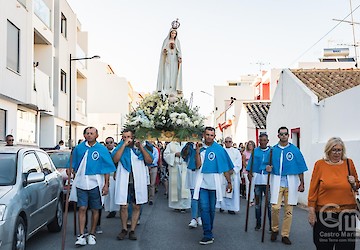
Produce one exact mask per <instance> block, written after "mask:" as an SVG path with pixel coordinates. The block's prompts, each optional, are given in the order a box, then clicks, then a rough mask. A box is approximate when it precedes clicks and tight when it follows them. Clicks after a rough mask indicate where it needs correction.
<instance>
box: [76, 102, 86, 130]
mask: <svg viewBox="0 0 360 250" xmlns="http://www.w3.org/2000/svg"><path fill="white" fill-rule="evenodd" d="M75 109H76V112H75V120H74V122H75V123H76V124H78V125H82V126H85V125H86V124H87V115H86V101H85V100H84V99H82V98H81V97H79V96H77V97H76V106H75Z"/></svg>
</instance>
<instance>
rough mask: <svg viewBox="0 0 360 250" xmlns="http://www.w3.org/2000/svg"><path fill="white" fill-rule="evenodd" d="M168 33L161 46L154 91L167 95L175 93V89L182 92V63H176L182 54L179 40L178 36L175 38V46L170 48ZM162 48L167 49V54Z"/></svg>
mask: <svg viewBox="0 0 360 250" xmlns="http://www.w3.org/2000/svg"><path fill="white" fill-rule="evenodd" d="M170 32H171V30H170ZM170 32H169V35H170ZM169 35H168V36H167V37H166V38H165V40H164V42H163V45H162V47H161V54H160V63H159V72H158V80H157V87H156V91H158V92H161V93H163V94H167V95H170V94H174V95H176V94H177V91H181V92H182V89H183V87H182V63H180V64H179V63H178V58H181V57H182V55H181V47H180V41H179V39H178V38H176V39H175V48H174V49H170V45H169V44H170V40H169ZM164 49H166V50H167V54H164V52H163V51H164Z"/></svg>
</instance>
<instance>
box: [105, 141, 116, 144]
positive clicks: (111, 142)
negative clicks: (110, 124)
mask: <svg viewBox="0 0 360 250" xmlns="http://www.w3.org/2000/svg"><path fill="white" fill-rule="evenodd" d="M113 143H114V142H113V141H107V142H105V144H113Z"/></svg>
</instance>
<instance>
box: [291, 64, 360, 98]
mask: <svg viewBox="0 0 360 250" xmlns="http://www.w3.org/2000/svg"><path fill="white" fill-rule="evenodd" d="M291 72H292V73H293V74H294V75H295V76H296V77H297V78H299V79H300V81H302V82H303V83H304V84H305V85H306V86H307V87H308V88H309V89H310V90H311V91H312V92H314V94H315V95H316V96H317V97H318V100H319V101H321V100H323V99H325V98H328V97H330V96H333V95H336V94H338V93H340V92H342V91H345V90H347V89H351V88H353V87H356V86H358V85H360V70H359V69H292V70H291Z"/></svg>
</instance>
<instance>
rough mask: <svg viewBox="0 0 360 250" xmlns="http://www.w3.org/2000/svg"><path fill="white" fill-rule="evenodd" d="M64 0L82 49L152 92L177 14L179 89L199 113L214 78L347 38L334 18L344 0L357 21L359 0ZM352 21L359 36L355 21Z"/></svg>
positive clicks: (223, 81) (298, 58)
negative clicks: (84, 42)
mask: <svg viewBox="0 0 360 250" xmlns="http://www.w3.org/2000/svg"><path fill="white" fill-rule="evenodd" d="M67 1H68V3H69V5H70V6H71V8H72V9H73V11H74V12H75V13H76V14H77V18H78V19H79V21H80V23H81V24H82V30H83V31H88V36H89V41H88V42H89V51H88V52H89V53H88V55H89V56H92V55H100V56H101V59H100V60H101V61H103V62H106V63H108V64H109V65H110V66H111V67H112V68H113V70H114V71H115V73H116V74H117V75H118V76H121V77H125V78H126V79H127V80H128V81H130V82H131V84H132V86H133V87H134V89H135V90H137V91H145V92H152V91H155V88H156V82H157V74H158V66H159V59H160V50H161V45H162V43H163V40H164V39H165V37H166V36H167V33H168V32H169V29H170V27H171V22H172V21H173V20H175V19H176V18H179V22H180V24H181V25H180V27H179V29H178V39H179V40H180V43H181V49H182V56H183V68H182V70H183V88H184V95H185V98H186V99H188V100H189V99H190V94H191V93H193V96H194V98H193V104H194V105H198V106H200V112H201V113H203V114H207V113H210V112H211V108H212V104H211V103H212V100H213V97H212V96H211V95H213V94H214V93H213V92H214V87H213V86H214V85H227V81H229V80H239V79H240V76H241V75H247V74H257V73H259V72H260V70H261V69H262V70H267V69H271V68H295V67H297V63H298V62H309V61H312V62H314V61H318V58H320V57H322V55H323V49H324V48H334V47H349V46H347V45H352V44H354V37H353V30H352V26H351V25H350V24H349V23H346V22H342V23H340V22H338V21H334V20H333V19H340V20H342V19H343V18H345V17H346V16H347V15H349V14H350V13H351V8H350V3H351V5H352V9H353V10H354V9H356V8H357V9H356V10H355V11H354V12H353V18H354V22H360V7H359V6H360V0H352V1H350V0H301V1H299V0H247V1H245V0H221V1H220V0H179V1H173V0H101V1H100V0H67ZM346 20H348V21H350V20H351V16H349V17H348V18H347V19H346ZM335 26H336V27H335ZM354 28H355V38H359V37H360V25H358V24H355V25H354ZM356 40H358V39H356ZM344 44H345V45H344ZM350 53H351V54H354V48H353V47H350ZM202 91H204V92H206V93H208V94H204V93H202Z"/></svg>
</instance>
